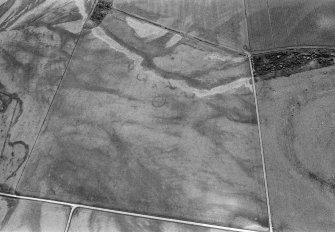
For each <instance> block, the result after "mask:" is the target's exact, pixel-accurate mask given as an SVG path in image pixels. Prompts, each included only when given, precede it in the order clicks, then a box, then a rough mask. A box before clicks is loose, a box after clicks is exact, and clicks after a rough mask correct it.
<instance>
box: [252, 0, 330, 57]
mask: <svg viewBox="0 0 335 232" xmlns="http://www.w3.org/2000/svg"><path fill="white" fill-rule="evenodd" d="M246 11H247V19H248V20H247V21H248V34H249V42H250V49H251V50H253V51H261V50H269V49H275V48H285V47H294V46H334V45H335V16H334V11H335V2H334V1H332V0H320V1H315V0H295V1H291V0H247V1H246Z"/></svg>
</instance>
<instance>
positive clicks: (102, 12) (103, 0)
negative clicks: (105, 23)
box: [90, 0, 113, 25]
mask: <svg viewBox="0 0 335 232" xmlns="http://www.w3.org/2000/svg"><path fill="white" fill-rule="evenodd" d="M112 8H113V1H111V0H109V1H107V0H98V3H97V5H96V6H95V8H94V10H93V13H92V15H91V17H90V20H92V21H93V22H94V23H95V24H96V25H99V24H100V23H101V22H102V20H103V19H104V18H105V17H106V15H107V14H108V13H109V12H110V11H111V10H112Z"/></svg>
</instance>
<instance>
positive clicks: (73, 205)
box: [0, 192, 259, 232]
mask: <svg viewBox="0 0 335 232" xmlns="http://www.w3.org/2000/svg"><path fill="white" fill-rule="evenodd" d="M0 197H9V198H15V199H19V200H29V201H35V202H40V203H49V204H55V205H61V206H68V207H71V212H72V213H71V212H70V215H69V219H68V221H67V229H68V228H69V226H70V222H71V218H72V215H73V212H74V211H75V210H76V209H77V208H82V209H88V210H94V211H99V212H105V213H114V214H118V215H124V216H132V217H139V218H145V219H151V220H157V221H163V222H171V223H178V224H184V225H190V226H199V227H204V228H211V229H219V230H226V231H231V232H259V231H255V230H247V229H238V228H231V227H225V226H216V225H211V224H206V223H198V222H191V221H185V220H179V219H171V218H165V217H159V216H151V215H146V214H140V213H131V212H126V211H121V210H113V209H106V208H100V207H95V206H88V205H82V204H76V203H68V202H62V201H57V200H48V199H43V198H37V197H26V196H18V195H14V194H8V193H1V192H0Z"/></svg>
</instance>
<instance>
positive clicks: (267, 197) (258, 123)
mask: <svg viewBox="0 0 335 232" xmlns="http://www.w3.org/2000/svg"><path fill="white" fill-rule="evenodd" d="M251 56H252V54H250V53H249V54H248V59H249V66H250V72H251V77H252V78H251V79H252V86H253V90H254V98H255V106H256V115H257V126H258V134H259V143H260V149H261V156H262V166H263V179H264V187H265V195H266V205H267V211H268V217H269V229H270V232H273V227H272V214H271V207H270V197H269V188H268V181H267V173H266V167H265V157H264V149H263V139H262V131H261V123H260V117H259V108H258V100H257V93H256V85H255V77H254V72H253V66H252V62H251Z"/></svg>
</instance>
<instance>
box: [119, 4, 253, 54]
mask: <svg viewBox="0 0 335 232" xmlns="http://www.w3.org/2000/svg"><path fill="white" fill-rule="evenodd" d="M114 6H115V8H116V9H119V10H122V11H124V12H126V13H129V14H132V15H136V16H138V17H141V18H144V19H147V20H150V21H152V22H155V23H157V24H158V25H162V26H164V27H168V28H171V29H174V30H177V31H179V32H182V33H186V34H188V35H191V36H194V37H197V38H199V39H201V40H206V41H208V42H211V43H213V44H217V45H221V46H224V47H229V48H232V49H234V50H238V51H241V50H243V47H244V46H245V45H247V27H246V18H245V8H244V1H243V0H197V1H189V0H116V1H114Z"/></svg>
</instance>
